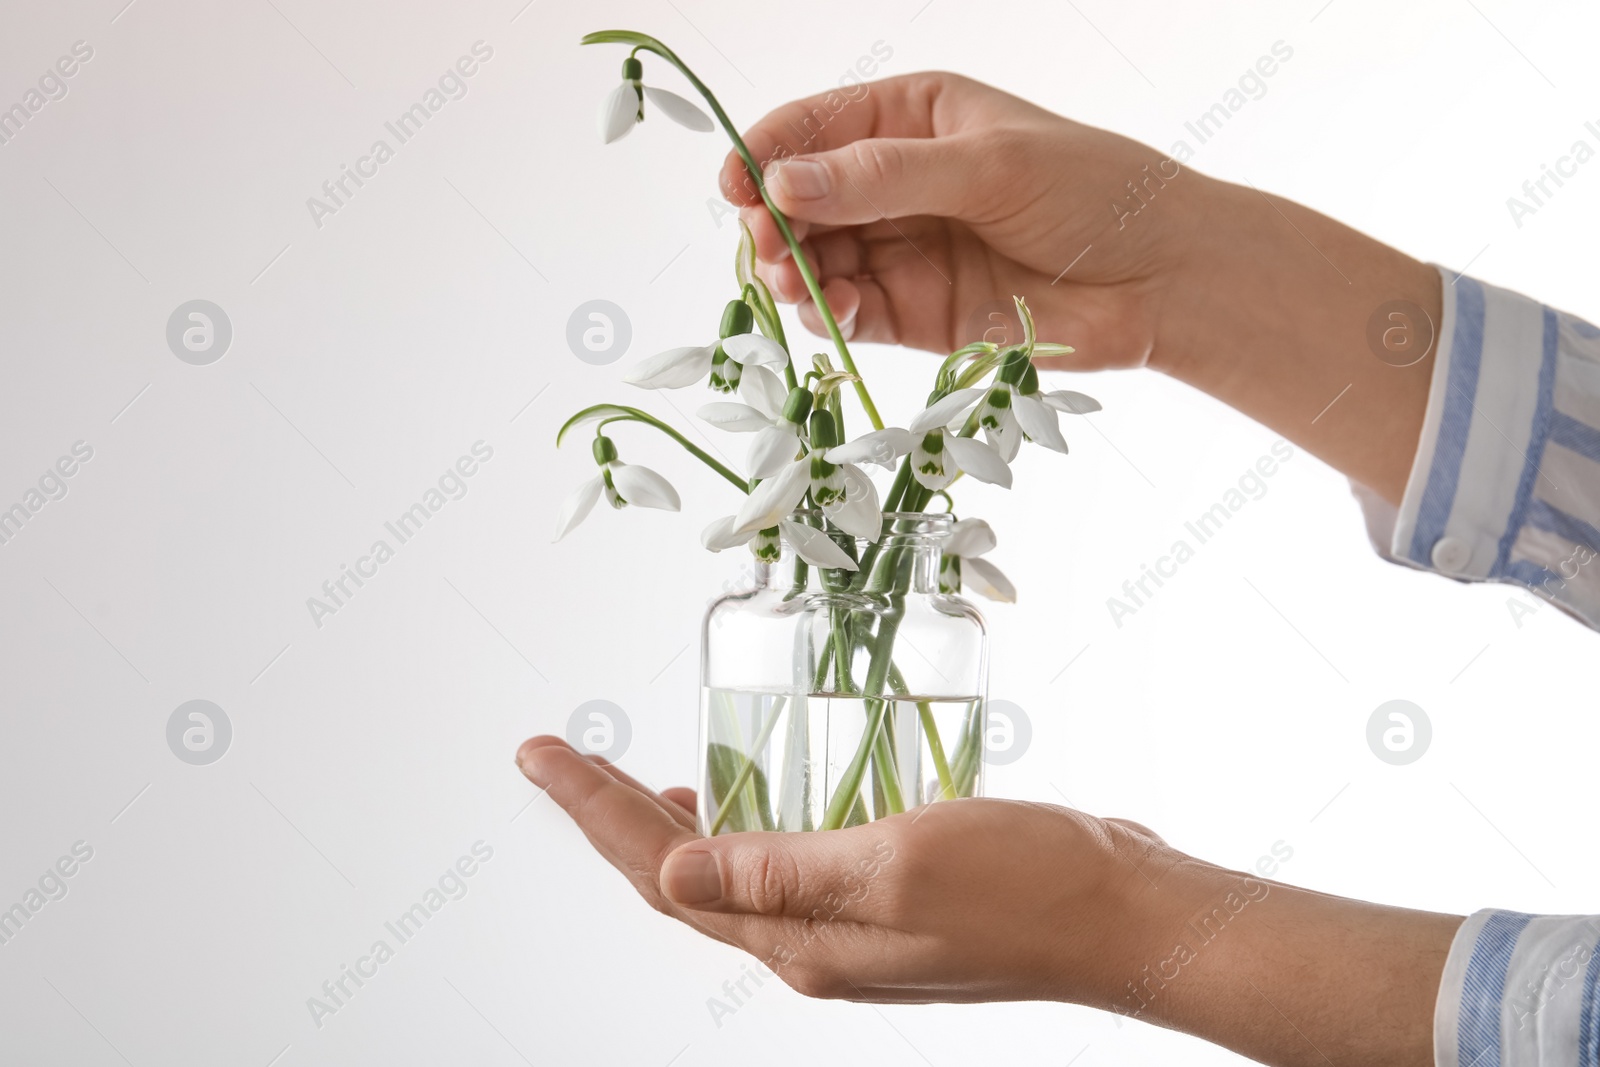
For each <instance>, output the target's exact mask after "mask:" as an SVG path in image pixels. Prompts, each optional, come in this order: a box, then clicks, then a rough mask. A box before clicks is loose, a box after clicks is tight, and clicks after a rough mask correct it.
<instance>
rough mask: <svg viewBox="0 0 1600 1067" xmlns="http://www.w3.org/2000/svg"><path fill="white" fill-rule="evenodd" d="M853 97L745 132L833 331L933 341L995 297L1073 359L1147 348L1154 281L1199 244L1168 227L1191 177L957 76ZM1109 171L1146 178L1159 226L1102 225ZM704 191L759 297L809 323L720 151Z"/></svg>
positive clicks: (757, 209)
mask: <svg viewBox="0 0 1600 1067" xmlns="http://www.w3.org/2000/svg"><path fill="white" fill-rule="evenodd" d="M858 91H859V92H861V93H862V95H861V96H859V97H858V98H856V99H852V100H850V101H849V102H847V103H844V104H843V106H842V108H840V109H839V110H838V112H837V113H836V114H835V113H833V112H831V111H830V110H829V105H830V104H831V105H832V106H834V107H838V106H839V101H840V100H842V99H844V98H843V97H842V96H841V93H840V92H838V91H835V92H832V93H828V94H824V95H821V96H817V97H813V98H811V99H809V100H800V101H796V102H795V103H792V104H788V105H786V106H784V107H782V108H779V109H778V110H776V111H774V112H773V113H772V114H770V115H768V116H767V117H766V118H764V119H762V120H761V121H760V122H759V123H757V124H756V125H755V126H754V127H753V128H752V129H751V130H750V131H749V132H748V133H747V134H746V136H745V140H746V142H747V144H748V145H749V148H750V151H751V153H752V154H753V155H754V156H755V158H756V159H757V160H758V161H762V162H766V161H769V160H770V161H771V162H766V176H767V189H768V191H769V193H770V194H771V196H772V198H773V200H774V202H775V203H776V204H777V206H778V207H779V209H780V210H782V211H783V212H784V213H785V214H786V215H788V216H789V217H790V218H791V219H792V220H793V222H794V228H795V232H796V236H797V237H800V238H801V239H802V241H803V244H804V248H805V250H806V253H807V258H808V259H809V260H810V261H811V262H812V263H813V264H814V265H815V266H816V268H817V270H818V278H819V280H821V281H822V282H823V285H824V292H825V294H826V295H827V297H828V301H829V303H830V305H832V307H833V309H834V312H835V314H836V316H837V317H838V319H839V321H840V326H841V329H842V330H843V331H844V333H845V336H846V338H847V339H848V338H852V337H853V338H857V339H860V340H864V341H882V342H888V343H894V344H902V345H909V346H911V347H913V348H923V349H927V350H929V351H934V352H950V351H953V350H954V349H956V348H959V347H961V346H962V345H965V344H967V343H969V342H971V341H975V340H979V339H980V338H981V336H982V335H983V333H984V332H985V331H986V330H988V329H990V328H991V327H992V326H993V322H991V320H990V319H989V318H988V317H987V316H986V315H985V314H984V312H985V311H987V310H990V309H991V308H990V305H992V304H996V302H999V303H998V306H997V307H994V308H993V310H995V311H1005V310H1006V307H1007V305H1009V303H1010V300H1011V297H1012V295H1013V294H1017V295H1023V296H1026V297H1027V298H1028V301H1029V304H1030V306H1031V307H1032V310H1033V312H1034V315H1035V316H1036V318H1037V319H1038V320H1039V323H1040V329H1041V335H1042V336H1044V337H1045V338H1047V339H1049V340H1061V339H1065V338H1071V339H1072V343H1073V344H1074V345H1076V346H1077V347H1078V350H1079V352H1080V353H1081V354H1082V357H1081V359H1080V361H1079V365H1085V364H1086V365H1092V366H1096V367H1106V366H1135V365H1140V364H1143V363H1144V362H1145V361H1146V360H1148V359H1150V358H1151V357H1152V355H1153V354H1154V353H1155V352H1156V351H1157V349H1158V344H1159V341H1160V338H1159V337H1158V334H1157V328H1158V326H1159V324H1160V315H1159V311H1160V305H1161V304H1162V302H1163V300H1164V293H1165V290H1166V289H1167V288H1168V279H1170V278H1171V277H1172V276H1173V275H1174V273H1175V272H1176V271H1177V269H1178V268H1179V266H1180V265H1181V264H1182V263H1184V262H1185V261H1187V260H1191V259H1193V258H1194V257H1195V256H1196V254H1197V253H1198V252H1199V251H1202V250H1199V249H1196V248H1195V247H1194V246H1193V245H1192V239H1193V238H1194V236H1195V232H1196V227H1193V226H1190V225H1186V224H1182V223H1184V221H1185V220H1189V219H1193V218H1196V217H1198V215H1199V212H1198V211H1197V210H1196V207H1195V204H1196V203H1197V201H1198V200H1199V199H1200V198H1201V197H1202V196H1203V190H1202V186H1203V185H1205V184H1206V179H1204V178H1201V177H1200V176H1199V175H1190V174H1185V175H1183V176H1182V177H1181V178H1179V175H1178V171H1179V169H1180V168H1178V167H1177V165H1176V164H1174V163H1172V162H1171V161H1170V160H1168V161H1165V162H1164V161H1163V158H1162V156H1161V154H1160V153H1158V152H1156V151H1154V150H1153V149H1150V148H1147V147H1145V146H1144V145H1141V144H1138V143H1137V142H1135V141H1130V140H1128V139H1127V138H1125V137H1119V136H1117V135H1116V134H1112V133H1107V132H1106V131H1104V130H1097V129H1094V128H1092V127H1089V126H1083V125H1080V124H1078V123H1076V122H1072V121H1069V120H1067V119H1064V118H1061V117H1059V116H1057V115H1052V114H1050V113H1049V112H1047V111H1044V110H1042V109H1040V108H1037V107H1034V106H1033V105H1032V104H1029V103H1028V102H1026V101H1024V100H1020V99H1018V98H1016V97H1014V96H1011V95H1009V94H1007V93H1003V92H1000V91H999V90H997V89H992V88H990V87H989V86H986V85H983V84H981V83H979V82H975V81H972V80H970V79H967V78H963V77H960V76H958V75H954V74H912V75H907V76H904V77H899V78H890V79H888V80H886V81H881V82H873V83H871V84H869V85H866V86H862V87H860V88H859V89H858ZM803 137H804V138H809V139H808V140H802V138H803ZM797 153H799V154H798V155H797ZM1173 178H1179V180H1177V181H1172V180H1171V179H1173ZM1127 182H1133V183H1135V184H1141V183H1143V184H1141V189H1144V185H1148V189H1147V190H1144V191H1143V194H1142V195H1144V196H1147V197H1154V198H1157V200H1158V201H1160V205H1159V209H1157V210H1160V211H1162V212H1165V213H1166V214H1167V216H1168V218H1167V225H1165V226H1161V225H1144V226H1138V225H1126V226H1125V227H1122V228H1121V232H1118V230H1119V216H1118V215H1117V214H1116V212H1115V210H1114V208H1113V201H1114V199H1116V198H1123V199H1124V201H1125V204H1126V206H1125V207H1124V209H1123V210H1124V211H1135V210H1137V209H1138V206H1139V202H1138V201H1137V200H1135V199H1133V198H1132V194H1131V193H1130V192H1129V189H1128V188H1127V187H1125V185H1124V183H1127ZM721 184H722V188H723V191H724V195H726V196H728V198H729V199H730V200H732V201H733V202H734V203H735V204H739V205H741V208H742V211H741V216H742V217H743V218H744V220H745V222H746V223H747V224H748V225H749V226H750V228H751V232H752V233H753V234H754V235H755V238H756V252H757V256H758V260H759V261H760V270H761V273H762V275H763V277H764V279H765V280H766V281H767V284H768V286H769V287H771V289H772V291H773V294H774V295H775V296H776V297H777V298H778V299H780V300H785V301H789V302H800V304H801V309H800V313H801V319H802V321H804V322H805V323H806V324H807V326H809V327H810V328H811V329H812V330H813V331H816V332H818V333H820V332H822V326H821V320H820V318H819V317H818V315H817V313H816V309H815V307H814V306H813V305H812V304H811V302H810V300H809V298H808V297H807V295H806V288H805V285H804V282H803V281H802V279H801V276H800V271H799V270H798V269H797V268H796V266H795V264H794V261H793V259H792V258H790V256H789V249H788V246H787V245H786V244H785V242H784V240H783V238H782V236H781V234H780V233H779V231H778V228H777V225H776V224H775V223H774V222H773V221H772V219H771V217H770V216H769V215H768V214H767V211H766V209H765V208H764V207H762V206H761V198H760V194H759V192H758V190H757V189H756V187H755V183H754V181H753V180H752V179H751V177H750V175H749V172H748V171H747V170H746V169H745V166H744V163H743V161H742V160H741V159H740V157H739V156H738V155H737V154H735V153H730V154H729V156H728V159H727V161H726V162H725V163H724V165H723V169H722V175H721ZM1123 221H1125V222H1129V223H1131V222H1133V221H1134V220H1132V219H1125V220H1123ZM1111 233H1116V234H1117V239H1116V240H1114V241H1113V240H1110V239H1109V237H1108V235H1109V234H1111ZM1091 243H1093V244H1095V245H1096V247H1095V248H1094V249H1093V250H1091V251H1088V252H1085V249H1087V248H1088V247H1089V246H1090V245H1091ZM1080 254H1081V255H1082V258H1081V260H1080V259H1079V256H1080ZM1069 268H1070V269H1069ZM1005 317H1006V318H1007V319H1010V320H1011V321H1012V322H1013V323H1014V321H1015V315H1014V314H1007V315H1006V316H1005ZM990 339H994V337H993V336H991V338H990ZM1018 339H1019V338H1017V337H1010V338H1008V340H1011V341H1015V340H1018Z"/></svg>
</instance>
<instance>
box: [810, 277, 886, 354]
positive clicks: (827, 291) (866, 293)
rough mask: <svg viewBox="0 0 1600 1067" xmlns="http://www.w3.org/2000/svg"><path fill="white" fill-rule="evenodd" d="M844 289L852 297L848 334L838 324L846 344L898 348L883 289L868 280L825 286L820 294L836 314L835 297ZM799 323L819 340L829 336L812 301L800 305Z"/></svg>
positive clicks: (858, 279)
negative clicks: (852, 312) (863, 342)
mask: <svg viewBox="0 0 1600 1067" xmlns="http://www.w3.org/2000/svg"><path fill="white" fill-rule="evenodd" d="M846 286H848V287H849V289H850V290H851V292H852V293H853V294H854V295H853V297H851V298H849V299H851V301H852V306H853V307H854V308H855V313H854V315H853V316H852V317H851V319H850V324H849V329H848V330H847V331H846V330H845V329H844V324H843V323H841V324H840V330H841V332H843V333H844V335H845V340H847V341H865V342H869V343H871V344H885V345H891V344H900V343H901V336H900V327H899V323H898V322H897V320H896V319H895V315H894V307H893V304H892V303H891V302H890V300H889V295H888V294H887V293H886V292H884V290H883V286H882V285H880V284H879V283H878V281H877V280H876V279H874V278H872V277H870V276H869V277H862V278H855V279H853V280H851V281H844V280H842V279H836V280H834V281H830V282H827V283H825V284H824V285H823V287H822V292H823V294H824V295H825V296H827V298H828V302H829V303H830V304H832V305H833V306H834V308H835V311H837V309H838V303H837V302H836V299H835V296H834V294H835V292H836V291H837V290H840V289H843V288H844V287H846ZM800 322H801V324H802V325H803V326H805V328H806V329H808V330H810V331H811V332H812V333H814V334H816V335H817V336H818V337H826V336H828V329H827V327H826V326H825V325H824V324H823V322H822V315H821V314H819V313H818V311H817V305H816V304H815V303H814V302H813V301H811V300H806V301H804V302H803V303H801V305H800Z"/></svg>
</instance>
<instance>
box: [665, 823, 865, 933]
mask: <svg viewBox="0 0 1600 1067" xmlns="http://www.w3.org/2000/svg"><path fill="white" fill-rule="evenodd" d="M894 856H895V847H894V845H893V843H892V842H891V840H890V834H889V833H888V832H886V831H885V830H884V829H882V828H881V827H874V826H870V825H869V826H858V827H852V828H850V829H847V830H835V831H830V832H827V833H811V834H792V833H791V834H785V833H742V834H725V835H723V836H720V837H713V838H708V839H701V840H697V841H693V842H688V843H686V844H683V845H680V846H679V847H678V848H677V849H676V850H675V851H673V852H672V853H671V854H670V855H669V856H667V857H666V859H665V862H664V863H663V864H662V867H661V887H662V892H663V893H664V894H665V896H666V897H667V899H668V900H670V901H672V902H673V903H674V904H677V905H678V906H679V907H682V908H686V909H689V910H691V911H701V912H706V911H709V912H720V913H724V914H735V915H759V916H765V917H769V918H775V917H781V916H787V917H790V918H811V917H820V918H822V919H825V920H830V919H833V918H841V919H844V920H849V921H856V922H874V921H882V920H883V919H884V918H885V915H886V911H887V908H886V901H887V899H888V897H889V895H890V894H889V893H888V892H886V891H885V886H884V884H883V883H882V882H881V881H880V880H881V879H883V878H884V877H885V872H886V871H888V870H890V869H891V868H892V865H893V863H894Z"/></svg>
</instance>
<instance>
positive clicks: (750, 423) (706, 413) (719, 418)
mask: <svg viewBox="0 0 1600 1067" xmlns="http://www.w3.org/2000/svg"><path fill="white" fill-rule="evenodd" d="M695 414H696V415H698V416H700V417H701V418H702V419H705V420H706V421H707V422H709V423H710V424H711V425H713V426H715V427H717V428H718V429H722V430H731V431H733V432H734V433H755V432H756V431H757V430H765V429H768V428H770V427H771V426H772V420H771V419H769V418H767V417H766V416H765V415H763V414H761V412H759V411H757V410H756V409H755V408H753V407H751V406H750V405H749V404H735V403H732V402H721V403H716V404H706V405H705V406H704V407H702V408H701V409H700V410H699V411H697V412H695Z"/></svg>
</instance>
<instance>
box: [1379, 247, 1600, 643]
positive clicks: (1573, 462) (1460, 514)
mask: <svg viewBox="0 0 1600 1067" xmlns="http://www.w3.org/2000/svg"><path fill="white" fill-rule="evenodd" d="M1440 273H1441V275H1442V276H1443V280H1444V285H1443V289H1444V314H1443V321H1442V322H1441V323H1440V324H1439V331H1438V332H1439V342H1438V346H1437V352H1438V354H1437V356H1436V357H1435V360H1434V367H1433V381H1432V386H1431V388H1430V390H1429V395H1428V409H1427V415H1426V417H1425V419H1424V422H1423V429H1422V437H1421V440H1420V441H1419V443H1418V446H1417V455H1416V459H1415V460H1414V461H1413V464H1412V468H1411V475H1410V479H1409V481H1408V482H1407V485H1406V491H1405V499H1404V500H1403V501H1401V504H1400V507H1399V509H1398V510H1394V509H1388V508H1384V507H1383V506H1381V503H1379V502H1376V501H1375V500H1374V499H1373V498H1372V497H1371V495H1370V494H1364V493H1362V492H1360V491H1358V493H1357V496H1358V497H1359V498H1360V499H1362V503H1363V506H1364V508H1365V510H1366V512H1367V525H1368V530H1369V532H1370V533H1371V535H1372V538H1373V542H1374V545H1375V547H1377V549H1378V550H1379V552H1380V553H1382V554H1383V555H1384V556H1385V557H1386V558H1388V559H1390V560H1393V561H1394V562H1397V563H1404V564H1407V565H1409V566H1413V567H1417V568H1421V569H1423V570H1431V571H1435V572H1437V573H1439V574H1443V575H1446V576H1448V577H1451V578H1456V579H1459V580H1462V581H1489V582H1507V583H1512V584H1517V585H1522V586H1525V587H1527V588H1530V589H1532V590H1534V591H1535V592H1536V593H1538V594H1540V595H1541V596H1542V597H1544V598H1545V599H1547V600H1550V601H1553V602H1554V603H1555V604H1556V605H1557V606H1559V607H1561V608H1562V609H1563V610H1565V611H1567V612H1568V613H1569V614H1572V615H1574V616H1576V617H1577V618H1579V619H1580V620H1582V621H1583V622H1584V623H1586V624H1588V625H1589V626H1591V627H1595V628H1597V629H1600V563H1596V562H1595V557H1596V555H1597V554H1600V329H1596V328H1595V327H1594V326H1591V325H1590V324H1589V323H1587V322H1584V321H1583V320H1582V319H1579V318H1577V317H1575V316H1573V315H1569V314H1566V313H1564V312H1561V311H1557V310H1555V309H1554V308H1550V307H1546V306H1544V305H1542V304H1540V303H1538V302H1537V301H1535V300H1530V299H1528V298H1527V297H1525V296H1521V295H1519V294H1517V293H1513V292H1510V291H1508V290H1505V289H1499V288H1496V287H1495V286H1492V285H1487V284H1485V283H1483V282H1480V281H1477V280H1475V279H1473V278H1469V277H1466V276H1465V275H1452V274H1451V272H1449V271H1447V270H1444V269H1442V268H1441V269H1440ZM1591 564H1593V565H1591Z"/></svg>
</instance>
